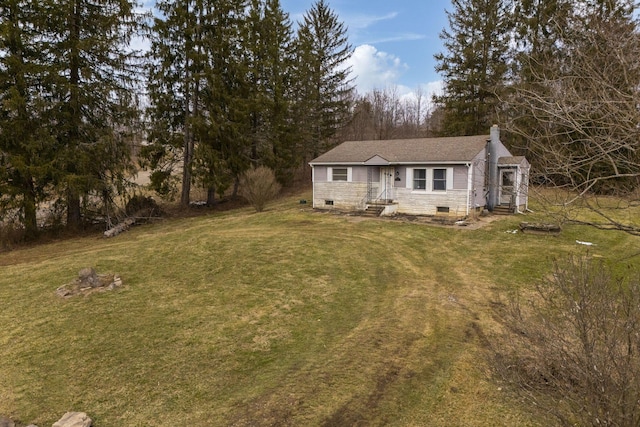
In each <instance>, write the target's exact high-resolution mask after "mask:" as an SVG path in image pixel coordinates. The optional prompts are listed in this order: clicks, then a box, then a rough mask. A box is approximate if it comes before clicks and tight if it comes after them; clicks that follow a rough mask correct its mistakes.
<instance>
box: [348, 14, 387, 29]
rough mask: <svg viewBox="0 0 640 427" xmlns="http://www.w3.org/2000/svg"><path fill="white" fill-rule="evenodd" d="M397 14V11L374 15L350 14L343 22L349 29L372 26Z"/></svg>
mask: <svg viewBox="0 0 640 427" xmlns="http://www.w3.org/2000/svg"><path fill="white" fill-rule="evenodd" d="M397 16H398V12H391V13H387V14H386V15H382V16H376V15H362V14H360V15H352V16H349V15H347V16H346V19H345V22H346V23H347V26H348V27H349V29H350V30H353V29H364V28H368V27H370V26H372V25H373V24H376V23H378V22H381V21H388V20H391V19H394V18H395V17H397Z"/></svg>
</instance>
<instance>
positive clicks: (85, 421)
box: [52, 412, 93, 427]
mask: <svg viewBox="0 0 640 427" xmlns="http://www.w3.org/2000/svg"><path fill="white" fill-rule="evenodd" d="M92 423H93V420H92V419H91V418H89V416H88V415H87V414H86V413H85V412H67V413H66V414H64V415H63V416H62V418H60V419H59V420H58V421H56V422H55V423H53V426H52V427H91V424H92Z"/></svg>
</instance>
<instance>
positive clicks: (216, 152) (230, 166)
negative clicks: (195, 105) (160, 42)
mask: <svg viewBox="0 0 640 427" xmlns="http://www.w3.org/2000/svg"><path fill="white" fill-rule="evenodd" d="M246 10H247V1H246V0H226V1H219V2H217V3H216V5H215V7H209V9H208V12H207V16H208V18H207V24H206V26H205V29H204V34H205V37H204V43H203V55H204V56H205V57H206V61H207V66H206V67H205V68H204V69H203V81H204V90H203V92H202V106H203V107H202V108H203V111H204V112H205V114H203V115H202V117H201V119H200V120H199V121H198V122H197V124H196V128H195V133H196V137H197V138H198V146H197V147H196V151H195V158H194V161H195V163H196V175H197V176H196V178H197V180H198V181H199V182H200V183H201V184H203V186H204V187H205V188H207V193H208V196H207V203H208V204H212V203H213V202H214V195H215V193H216V192H218V193H219V194H224V193H225V192H226V190H227V189H228V188H229V187H230V186H231V185H232V184H237V182H238V179H239V177H240V175H241V174H242V173H243V172H244V171H245V170H246V169H247V168H248V167H249V158H250V155H249V153H248V150H249V149H248V146H249V133H250V130H249V118H248V117H249V113H248V110H249V104H250V95H249V94H250V93H251V89H250V86H249V84H248V82H247V69H248V64H247V62H248V61H247V58H246V46H245V45H244V43H243V39H242V36H243V35H244V33H243V31H244V28H245V25H246Z"/></svg>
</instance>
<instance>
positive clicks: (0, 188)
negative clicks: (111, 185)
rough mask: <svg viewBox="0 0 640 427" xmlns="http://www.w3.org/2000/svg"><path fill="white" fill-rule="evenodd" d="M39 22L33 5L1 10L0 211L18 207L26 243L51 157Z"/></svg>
mask: <svg viewBox="0 0 640 427" xmlns="http://www.w3.org/2000/svg"><path fill="white" fill-rule="evenodd" d="M41 18H42V15H39V14H38V11H37V3H36V2H33V1H21V0H8V1H6V2H4V3H3V4H2V5H1V6H0V105H1V108H0V207H1V209H0V211H1V212H2V213H3V214H10V213H11V212H13V211H14V209H17V211H18V216H19V219H20V222H21V223H22V225H23V226H24V231H25V237H26V238H27V239H33V238H35V237H36V236H37V234H38V224H37V219H36V210H37V206H38V202H39V201H40V199H41V198H42V197H43V196H44V191H45V188H46V187H47V184H48V183H49V182H50V180H49V178H50V173H51V169H50V168H51V164H50V161H51V156H52V154H53V149H52V138H51V135H50V134H49V131H48V126H47V123H46V122H45V117H44V113H45V112H46V104H45V102H44V100H42V99H41V98H40V94H41V93H42V91H43V90H44V88H43V87H42V85H41V81H42V80H43V76H44V69H43V66H42V63H43V60H44V58H43V57H42V55H41V42H40V39H39V38H38V29H39V28H40V27H41V24H42V20H41ZM3 216H4V215H3ZM0 219H4V218H0Z"/></svg>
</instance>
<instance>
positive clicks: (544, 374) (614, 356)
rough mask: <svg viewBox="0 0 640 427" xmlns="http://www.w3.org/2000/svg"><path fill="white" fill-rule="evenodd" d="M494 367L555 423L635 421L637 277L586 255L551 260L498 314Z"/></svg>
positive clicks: (639, 380) (639, 412)
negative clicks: (545, 273)
mask: <svg viewBox="0 0 640 427" xmlns="http://www.w3.org/2000/svg"><path fill="white" fill-rule="evenodd" d="M503 314H504V316H503V317H502V319H503V320H504V324H505V327H506V329H507V331H508V332H507V333H506V334H505V336H504V337H503V338H504V339H503V340H501V341H497V342H496V343H495V344H497V345H496V346H495V347H494V348H495V355H496V358H495V360H494V362H495V363H494V366H495V367H496V369H497V372H498V373H499V374H500V376H501V377H502V379H504V380H505V381H506V382H507V384H509V385H510V386H511V387H512V388H513V390H514V391H516V392H517V393H519V394H520V395H522V396H524V397H525V398H526V400H527V401H528V402H529V403H531V404H532V406H531V407H532V408H537V409H538V410H540V411H541V412H542V413H547V414H552V415H553V416H554V417H555V418H556V419H557V420H559V421H560V423H561V424H562V425H572V426H573V425H581V426H588V425H592V426H637V425H639V424H640V405H638V396H640V281H639V280H638V277H637V276H636V277H635V278H634V279H633V280H627V279H614V278H613V277H612V273H611V271H610V270H609V269H608V268H607V267H606V266H605V265H604V264H603V263H602V262H596V261H595V260H593V259H592V258H589V257H586V258H570V259H569V260H568V261H567V262H564V263H557V264H556V266H555V269H554V271H553V274H552V275H551V276H550V277H549V278H548V279H546V280H544V281H543V282H542V283H540V284H539V285H538V286H537V287H536V291H535V292H534V293H533V295H531V296H528V297H523V296H521V297H520V299H514V300H512V303H511V306H510V307H509V309H507V310H505V313H503Z"/></svg>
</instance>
